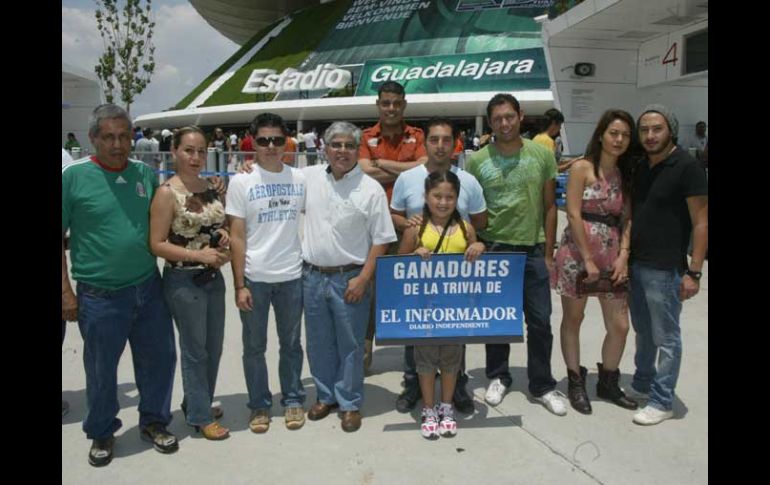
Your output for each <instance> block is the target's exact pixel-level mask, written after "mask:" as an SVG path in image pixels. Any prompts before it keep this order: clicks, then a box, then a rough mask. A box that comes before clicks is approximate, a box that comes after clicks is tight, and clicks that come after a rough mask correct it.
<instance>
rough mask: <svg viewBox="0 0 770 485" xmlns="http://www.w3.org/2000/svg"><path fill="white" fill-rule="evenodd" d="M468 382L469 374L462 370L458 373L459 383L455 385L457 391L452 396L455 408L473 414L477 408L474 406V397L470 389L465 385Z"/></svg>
mask: <svg viewBox="0 0 770 485" xmlns="http://www.w3.org/2000/svg"><path fill="white" fill-rule="evenodd" d="M467 383H468V374H466V373H464V372H463V371H460V372H458V373H457V384H456V385H455V392H454V395H453V396H452V403H453V404H454V405H455V409H457V410H458V411H460V412H461V413H463V414H473V411H475V408H474V407H473V398H472V397H471V395H470V394H468V390H467V389H466V388H465V385H466V384H467Z"/></svg>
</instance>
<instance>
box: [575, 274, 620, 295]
mask: <svg viewBox="0 0 770 485" xmlns="http://www.w3.org/2000/svg"><path fill="white" fill-rule="evenodd" d="M611 277H612V271H601V272H600V273H599V279H598V280H596V281H592V282H591V283H586V281H585V279H586V278H588V272H587V271H581V272H580V274H578V277H577V281H576V284H575V287H576V290H577V295H578V297H579V298H582V297H584V296H596V295H600V294H603V293H616V292H619V291H628V280H625V281H622V282H621V283H620V284H618V285H616V284H614V283H613V281H612V280H611V279H610V278H611Z"/></svg>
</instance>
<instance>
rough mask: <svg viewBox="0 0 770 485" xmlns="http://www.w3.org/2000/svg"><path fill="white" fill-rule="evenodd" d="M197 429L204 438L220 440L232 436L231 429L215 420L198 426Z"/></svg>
mask: <svg viewBox="0 0 770 485" xmlns="http://www.w3.org/2000/svg"><path fill="white" fill-rule="evenodd" d="M195 430H196V431H200V433H201V434H202V435H203V437H204V438H206V439H207V440H213V441H219V440H224V439H227V438H229V437H230V430H229V429H227V428H225V427H224V426H222V425H221V424H219V422H217V421H214V422H213V423H209V424H207V425H206V426H196V427H195Z"/></svg>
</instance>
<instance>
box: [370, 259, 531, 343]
mask: <svg viewBox="0 0 770 485" xmlns="http://www.w3.org/2000/svg"><path fill="white" fill-rule="evenodd" d="M526 260H527V256H526V254H523V253H485V254H482V255H481V256H480V257H479V258H478V259H477V260H476V261H474V262H473V263H469V262H467V261H465V260H464V255H462V254H433V255H431V258H430V260H428V261H423V260H422V258H420V257H419V256H415V255H408V256H383V257H380V258H377V272H376V275H377V302H376V316H375V318H376V322H377V327H376V329H377V331H376V339H377V345H405V344H406V345H420V344H429V345H436V344H445V343H446V344H449V343H503V342H522V341H523V340H524V338H523V335H524V333H523V326H522V322H523V321H524V310H523V308H524V305H523V301H524V300H523V288H524V265H525V263H526Z"/></svg>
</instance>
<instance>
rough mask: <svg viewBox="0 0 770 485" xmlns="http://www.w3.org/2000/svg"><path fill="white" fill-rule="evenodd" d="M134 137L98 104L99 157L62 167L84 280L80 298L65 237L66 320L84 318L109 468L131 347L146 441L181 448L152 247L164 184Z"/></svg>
mask: <svg viewBox="0 0 770 485" xmlns="http://www.w3.org/2000/svg"><path fill="white" fill-rule="evenodd" d="M131 133H132V131H131V119H130V118H129V117H128V113H126V111H125V110H124V109H123V108H120V107H119V106H115V105H113V104H103V105H101V106H98V107H97V108H96V109H94V111H93V113H92V114H91V119H90V123H89V131H88V136H89V139H90V141H91V144H92V145H93V146H94V148H95V149H96V155H95V156H91V157H89V158H84V159H82V160H79V161H77V162H74V163H72V164H70V165H67V166H66V167H64V168H62V236H63V235H64V234H65V233H66V232H67V230H69V231H70V249H71V254H70V257H71V258H72V277H73V279H75V280H77V282H78V283H77V296H75V293H74V292H73V289H72V285H71V284H70V281H69V277H68V274H67V261H66V256H65V252H64V238H63V237H62V267H61V271H62V319H63V320H77V321H78V325H79V327H80V333H81V335H82V337H83V343H84V349H83V364H84V366H85V373H86V403H87V412H86V418H85V420H84V421H83V431H85V432H86V436H87V437H88V438H89V439H91V440H93V444H92V446H91V449H90V451H89V453H88V462H89V463H90V464H91V465H93V466H104V465H107V464H108V463H110V461H111V460H112V447H113V442H114V436H113V435H114V433H115V431H117V430H118V429H120V427H121V425H122V423H121V421H120V419H118V418H117V414H118V411H119V409H120V405H119V404H118V393H117V371H118V363H119V361H120V356H121V354H122V353H123V350H124V349H125V346H126V341H128V342H129V343H130V344H131V354H132V357H133V361H134V375H135V378H136V386H137V388H138V390H139V395H140V401H139V428H140V430H141V432H140V433H141V438H142V439H143V440H145V441H149V442H150V443H152V444H153V446H154V447H155V449H156V450H158V451H159V452H161V453H172V452H174V451H176V450H177V449H178V447H179V445H178V443H177V440H176V437H175V436H174V435H172V434H171V433H169V432H168V431H167V430H166V426H167V425H168V424H169V423H170V422H171V391H172V388H173V383H174V369H175V367H176V347H175V344H174V331H173V328H172V325H171V315H170V313H169V311H168V308H167V307H166V303H165V301H164V299H163V293H162V289H161V278H160V275H159V273H158V267H157V262H156V259H155V256H153V255H152V254H151V253H150V250H149V247H148V233H149V210H150V202H151V201H152V196H153V194H154V193H155V190H156V188H157V187H158V179H157V176H156V175H155V173H154V172H153V170H152V169H151V168H150V167H149V166H147V165H145V164H144V163H142V162H139V161H136V160H129V158H128V155H129V152H130V151H131Z"/></svg>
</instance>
